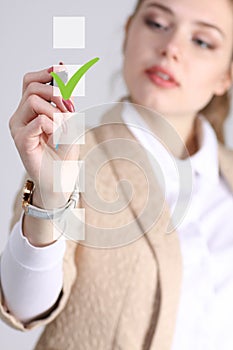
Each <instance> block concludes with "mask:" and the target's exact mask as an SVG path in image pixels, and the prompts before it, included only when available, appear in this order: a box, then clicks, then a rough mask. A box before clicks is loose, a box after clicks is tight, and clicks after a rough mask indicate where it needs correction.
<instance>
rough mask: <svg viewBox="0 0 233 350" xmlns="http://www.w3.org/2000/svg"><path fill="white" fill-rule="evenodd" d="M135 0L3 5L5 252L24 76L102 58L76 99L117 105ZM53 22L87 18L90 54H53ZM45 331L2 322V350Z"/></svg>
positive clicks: (0, 187)
mask: <svg viewBox="0 0 233 350" xmlns="http://www.w3.org/2000/svg"><path fill="white" fill-rule="evenodd" d="M135 1H136V0H118V1H113V0H99V1H93V0H76V1H75V0H66V1H62V0H49V1H45V0H41V1H32V0H23V1H17V0H8V1H4V3H3V1H2V0H1V11H0V33H1V34H0V35H1V36H0V47H1V55H0V63H1V65H0V69H1V74H0V76H1V85H0V89H1V90H0V92H1V104H0V109H1V110H0V118H1V127H0V145H1V152H0V157H1V181H0V193H1V195H0V213H1V233H0V252H1V251H2V250H3V249H4V246H5V244H6V241H7V235H8V232H9V222H10V217H11V214H12V205H13V200H14V197H15V193H16V191H17V190H18V189H21V183H22V177H23V173H24V168H23V166H22V163H21V160H20V158H19V156H18V153H17V150H16V148H15V145H14V142H13V140H12V139H11V136H10V132H9V128H8V120H9V118H10V116H11V115H12V113H13V112H14V110H15V109H16V107H17V105H18V103H19V101H20V97H21V85H22V78H23V75H24V74H25V73H26V72H28V71H35V70H40V69H42V68H46V67H49V66H51V65H53V64H57V63H58V62H59V61H60V60H62V61H64V62H65V63H66V64H83V63H85V62H87V61H88V60H89V59H91V58H93V57H96V56H98V57H100V58H101V60H100V61H99V62H98V68H97V65H96V67H95V69H93V70H92V73H91V74H90V75H88V74H87V76H86V96H85V97H76V98H75V104H76V106H77V110H81V109H85V108H87V107H90V106H93V105H97V104H102V103H107V102H112V101H117V100H118V99H119V97H121V96H122V95H123V94H125V92H126V89H125V86H124V83H123V80H122V78H121V75H120V72H121V64H122V53H121V45H122V39H123V33H124V23H125V21H126V18H127V16H128V15H129V14H130V13H131V11H132V10H133V8H134V5H135ZM53 16H85V18H86V47H85V49H53V47H52V45H53V43H52V18H53ZM232 130H233V118H232V116H231V117H230V118H229V119H228V121H227V123H226V125H225V131H226V136H227V144H228V145H229V146H230V147H231V148H233V140H232ZM41 331H42V329H37V330H34V331H31V332H28V333H21V332H18V331H14V330H12V329H11V328H10V327H8V326H6V325H5V324H3V323H2V322H1V321H0V347H1V349H4V350H15V349H17V350H19V349H20V350H21V349H22V350H30V349H33V345H34V344H35V342H36V339H37V338H38V336H39V334H40V333H41Z"/></svg>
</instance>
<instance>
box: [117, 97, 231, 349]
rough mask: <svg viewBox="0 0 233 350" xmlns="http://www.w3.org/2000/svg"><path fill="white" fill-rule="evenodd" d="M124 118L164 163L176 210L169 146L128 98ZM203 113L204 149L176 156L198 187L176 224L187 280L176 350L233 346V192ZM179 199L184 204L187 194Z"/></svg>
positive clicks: (171, 203)
mask: <svg viewBox="0 0 233 350" xmlns="http://www.w3.org/2000/svg"><path fill="white" fill-rule="evenodd" d="M122 117H123V120H124V122H125V123H126V124H127V125H128V128H129V129H130V130H131V132H132V133H133V134H134V136H135V137H136V138H137V139H138V140H139V141H140V142H141V144H142V145H143V146H144V148H145V149H147V150H148V151H150V152H151V154H154V156H155V158H156V160H157V162H158V163H159V164H160V166H161V168H162V170H163V176H164V177H165V184H166V200H167V202H168V204H169V207H170V209H171V212H172V211H173V209H174V207H175V205H176V203H175V201H176V200H177V193H178V191H177V188H178V187H179V186H178V185H179V181H177V178H176V179H175V176H174V173H175V172H174V169H175V168H174V164H173V162H172V161H171V159H170V160H169V157H168V155H167V154H166V153H167V151H166V149H165V147H164V146H162V144H161V143H160V142H159V141H158V140H157V139H156V138H155V137H153V136H152V135H150V133H148V131H145V130H146V129H148V126H147V125H146V123H145V122H144V120H143V119H142V118H141V116H140V115H139V113H138V112H137V111H136V109H135V108H134V107H133V106H132V105H131V104H129V103H127V102H125V106H124V110H123V114H122ZM197 118H199V121H200V122H201V134H200V135H198V142H199V147H200V148H199V150H198V152H196V153H195V154H194V155H193V156H191V157H189V159H185V160H179V159H175V161H176V162H177V163H179V164H180V165H181V167H180V169H183V170H184V168H185V167H186V168H189V164H190V162H191V167H192V177H193V179H192V180H193V181H192V182H193V188H192V194H191V202H190V205H189V206H188V210H187V211H186V213H185V216H184V218H183V220H182V221H181V222H179V225H178V227H177V228H176V230H177V233H178V236H179V240H180V244H181V252H182V258H183V281H182V288H181V297H180V304H179V309H178V316H177V323H176V330H175V334H174V339H173V346H172V350H214V349H216V350H219V349H224V350H232V349H233V332H232V325H233V224H232V215H233V196H232V192H231V190H230V188H229V187H228V185H227V183H226V182H225V180H224V179H223V177H221V176H220V174H219V163H218V143H217V138H216V135H215V132H214V130H213V128H212V126H211V125H210V123H209V122H208V121H207V120H206V119H205V118H204V117H203V116H201V115H198V116H197ZM182 186H184V183H183V184H182V185H181V191H182ZM184 187H185V186H184ZM188 187H189V186H188ZM179 200H180V202H181V203H182V194H181V198H180V199H179Z"/></svg>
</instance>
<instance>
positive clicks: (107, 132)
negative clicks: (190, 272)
mask: <svg viewBox="0 0 233 350" xmlns="http://www.w3.org/2000/svg"><path fill="white" fill-rule="evenodd" d="M121 111H122V104H121V103H118V104H117V105H116V107H114V108H113V109H112V110H111V111H110V112H107V113H106V114H105V116H104V117H103V119H102V122H101V126H100V128H98V129H96V132H95V137H96V140H97V143H98V144H99V143H102V144H104V145H105V146H104V149H105V152H106V154H107V158H108V160H113V159H114V158H116V157H120V156H121V157H122V158H126V160H125V161H124V160H120V159H119V161H117V162H112V168H113V169H114V170H113V171H114V175H115V176H116V178H117V180H118V181H122V180H123V179H125V180H126V181H128V184H130V185H131V189H132V190H131V191H129V187H128V186H127V183H126V182H120V184H121V186H120V187H121V189H123V193H124V194H125V200H126V203H128V208H129V210H130V211H131V212H132V215H133V218H134V221H135V224H137V227H138V228H137V230H138V232H140V235H141V236H142V238H143V239H145V240H146V242H147V243H148V245H149V248H150V249H151V251H152V253H153V256H154V258H155V263H156V264H157V265H158V276H159V280H158V281H157V282H158V287H159V289H160V292H159V294H158V293H156V295H155V296H154V298H155V299H157V298H158V295H160V296H161V300H160V301H159V311H158V310H157V312H153V317H152V318H151V322H150V325H149V326H148V333H149V334H150V339H149V341H148V340H147V342H149V343H150V344H152V343H153V345H152V347H153V348H163V349H170V346H171V340H172V336H173V333H174V327H175V322H176V312H177V307H178V303H179V297H180V286H181V279H182V257H181V251H180V244H179V239H178V235H177V232H176V231H175V230H173V231H172V232H171V233H169V234H167V233H166V230H167V226H168V223H169V221H170V211H169V208H168V205H167V203H166V202H165V200H164V196H163V194H162V192H161V189H160V186H159V184H158V181H157V179H156V177H155V174H154V170H153V169H152V166H151V164H150V162H149V159H148V156H147V154H146V152H145V150H144V149H143V147H142V146H141V145H140V143H139V142H138V141H137V140H136V139H135V137H134V135H133V134H132V133H131V132H130V131H129V129H128V127H127V126H126V125H125V123H124V121H123V120H122V118H121ZM111 140H115V143H112V142H111ZM155 304H158V300H157V303H156V300H155Z"/></svg>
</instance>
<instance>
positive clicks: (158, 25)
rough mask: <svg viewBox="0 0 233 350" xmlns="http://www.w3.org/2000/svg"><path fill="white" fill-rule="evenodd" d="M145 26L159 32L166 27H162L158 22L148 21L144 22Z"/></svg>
mask: <svg viewBox="0 0 233 350" xmlns="http://www.w3.org/2000/svg"><path fill="white" fill-rule="evenodd" d="M146 24H147V25H148V26H149V27H152V28H155V29H160V30H167V29H168V27H167V26H165V25H163V24H162V23H160V22H158V21H152V20H150V19H147V20H146Z"/></svg>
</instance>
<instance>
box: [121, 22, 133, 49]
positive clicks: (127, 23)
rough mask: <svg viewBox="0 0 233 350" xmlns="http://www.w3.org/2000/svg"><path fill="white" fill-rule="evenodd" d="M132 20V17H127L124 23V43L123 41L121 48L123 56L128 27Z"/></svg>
mask: <svg viewBox="0 0 233 350" xmlns="http://www.w3.org/2000/svg"><path fill="white" fill-rule="evenodd" d="M132 19H133V16H129V17H128V19H127V21H126V23H125V36H124V41H123V46H122V52H123V54H124V53H125V47H126V42H127V36H128V31H129V26H130V23H131V21H132Z"/></svg>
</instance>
